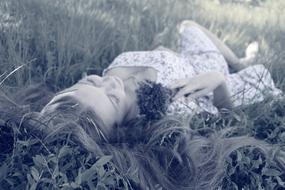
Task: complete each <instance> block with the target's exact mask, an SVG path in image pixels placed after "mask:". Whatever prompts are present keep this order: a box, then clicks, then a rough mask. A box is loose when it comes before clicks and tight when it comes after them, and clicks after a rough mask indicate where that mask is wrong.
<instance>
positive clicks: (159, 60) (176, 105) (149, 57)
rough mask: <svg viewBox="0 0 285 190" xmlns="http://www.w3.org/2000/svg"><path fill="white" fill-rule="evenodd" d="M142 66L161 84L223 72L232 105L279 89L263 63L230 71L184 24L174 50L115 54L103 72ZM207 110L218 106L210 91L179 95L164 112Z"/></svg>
mask: <svg viewBox="0 0 285 190" xmlns="http://www.w3.org/2000/svg"><path fill="white" fill-rule="evenodd" d="M122 66H124V67H133V66H144V67H152V68H154V69H156V71H157V82H159V83H162V85H164V86H168V85H170V84H172V83H173V82H174V81H175V80H177V79H181V78H191V77H193V76H195V75H198V74H202V73H206V72H208V71H219V72H222V73H224V74H225V76H226V78H227V79H226V83H227V86H228V88H229V91H230V95H231V98H232V101H233V103H234V105H235V106H239V105H242V104H251V103H254V102H259V101H262V100H263V99H264V98H265V96H267V95H278V94H281V93H282V92H281V91H280V90H279V89H277V88H275V86H274V83H273V80H272V78H271V76H270V73H269V72H268V71H267V69H266V68H265V67H264V66H263V65H254V66H250V67H248V68H246V69H244V70H242V71H240V72H238V73H234V74H230V73H229V68H228V65H227V63H226V61H225V59H224V57H223V55H222V54H221V53H220V52H219V50H218V49H217V47H216V46H215V45H214V44H213V43H212V42H211V40H210V39H209V38H208V37H207V36H206V35H205V34H204V33H203V32H202V31H201V30H200V29H199V28H197V27H193V26H192V27H188V28H186V29H184V30H183V32H182V33H180V47H179V51H178V53H173V52H170V51H167V50H153V51H134V52H125V53H122V54H121V55H119V56H118V57H117V58H115V60H114V61H113V62H112V63H111V64H110V65H109V67H108V68H106V69H105V70H104V71H103V75H105V73H106V72H107V71H108V70H109V69H112V68H115V67H122ZM202 111H207V112H210V113H213V114H216V113H218V109H217V108H216V107H215V106H214V105H213V93H210V94H209V95H207V96H204V97H199V98H197V99H196V100H193V101H190V100H187V99H186V98H184V97H181V98H180V99H178V100H177V101H175V102H173V103H172V104H171V105H170V106H169V108H168V114H176V113H178V114H181V113H187V114H191V115H192V114H195V113H199V112H202Z"/></svg>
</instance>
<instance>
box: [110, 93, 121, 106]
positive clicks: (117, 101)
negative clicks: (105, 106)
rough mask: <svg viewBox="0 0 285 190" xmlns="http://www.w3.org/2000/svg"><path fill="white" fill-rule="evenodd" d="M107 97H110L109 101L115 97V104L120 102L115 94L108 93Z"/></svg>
mask: <svg viewBox="0 0 285 190" xmlns="http://www.w3.org/2000/svg"><path fill="white" fill-rule="evenodd" d="M109 97H110V99H111V101H113V100H112V99H115V101H116V102H115V103H117V104H119V103H120V100H119V98H118V97H117V96H115V95H109Z"/></svg>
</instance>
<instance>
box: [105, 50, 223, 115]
mask: <svg viewBox="0 0 285 190" xmlns="http://www.w3.org/2000/svg"><path fill="white" fill-rule="evenodd" d="M193 58H195V60H193ZM193 58H192V57H186V56H183V55H180V54H174V53H172V52H169V51H160V50H159V51H157V50H155V51H140V52H125V53H122V54H121V55H119V56H118V57H117V58H116V59H115V60H114V61H113V62H112V64H111V65H110V66H109V67H108V68H107V69H105V70H104V72H103V75H106V73H108V75H109V74H111V75H112V74H114V73H115V74H116V75H117V76H119V77H122V78H123V79H124V77H126V76H128V75H136V77H139V78H140V80H144V79H149V80H152V81H156V82H158V83H161V84H162V85H163V86H166V87H167V86H169V85H171V84H173V83H174V82H175V81H176V80H179V79H182V78H191V77H194V76H195V75H198V74H201V73H204V72H207V71H211V70H213V68H214V69H216V70H218V69H220V71H221V72H226V71H224V70H223V68H224V67H221V66H219V65H218V63H217V65H215V63H211V65H210V66H209V68H208V67H201V65H202V64H204V61H201V63H197V61H196V59H198V57H197V56H193ZM191 63H195V64H200V65H199V67H196V66H195V65H193V64H191ZM207 68H208V69H207ZM201 111H208V112H211V113H217V109H216V108H215V107H214V106H213V104H212V94H209V96H207V97H201V98H198V99H197V101H195V102H194V101H192V102H191V101H188V100H186V99H185V98H184V99H183V98H182V99H180V100H177V101H175V102H173V103H172V104H171V105H170V107H169V111H168V112H169V113H183V112H187V113H189V112H201Z"/></svg>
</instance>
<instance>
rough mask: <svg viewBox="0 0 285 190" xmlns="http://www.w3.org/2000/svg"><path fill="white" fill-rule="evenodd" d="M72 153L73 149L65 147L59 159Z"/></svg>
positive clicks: (60, 152)
mask: <svg viewBox="0 0 285 190" xmlns="http://www.w3.org/2000/svg"><path fill="white" fill-rule="evenodd" d="M71 153H72V149H71V148H70V147H69V146H63V147H62V148H61V149H60V150H59V153H58V159H60V158H62V157H64V156H66V155H68V154H71Z"/></svg>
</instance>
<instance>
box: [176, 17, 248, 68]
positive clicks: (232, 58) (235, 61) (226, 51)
mask: <svg viewBox="0 0 285 190" xmlns="http://www.w3.org/2000/svg"><path fill="white" fill-rule="evenodd" d="M191 26H195V27H198V28H199V29H201V30H202V31H203V32H204V33H205V34H206V35H207V36H208V38H209V39H210V40H211V41H212V42H213V44H214V45H215V46H216V47H217V48H218V49H219V51H220V52H221V53H222V55H223V56H224V58H225V59H226V61H227V63H228V65H229V66H230V67H231V68H232V69H233V70H234V71H236V72H238V71H240V70H242V69H244V68H246V67H247V66H246V65H245V64H242V63H241V62H240V59H239V58H238V57H237V56H236V55H235V53H234V52H233V51H232V50H231V49H230V48H229V47H228V46H227V45H226V44H224V43H223V42H222V41H221V40H220V39H219V38H218V37H217V36H216V35H214V34H213V33H211V32H210V31H209V30H208V29H206V28H205V27H203V26H201V25H199V24H198V23H196V22H194V21H191V20H185V21H183V22H181V23H180V24H179V25H178V31H179V32H180V33H181V32H182V31H183V30H184V28H185V27H191Z"/></svg>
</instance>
